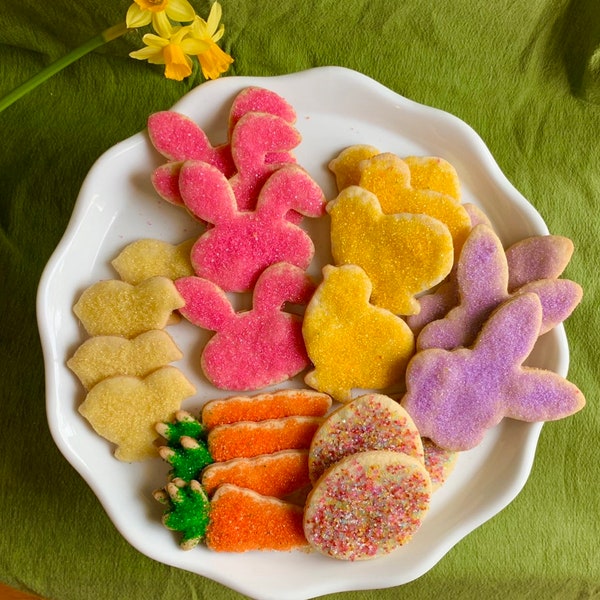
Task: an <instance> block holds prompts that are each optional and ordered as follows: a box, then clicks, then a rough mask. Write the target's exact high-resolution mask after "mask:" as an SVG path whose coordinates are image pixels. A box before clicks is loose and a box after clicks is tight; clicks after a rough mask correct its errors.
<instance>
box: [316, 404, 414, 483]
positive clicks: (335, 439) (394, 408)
mask: <svg viewBox="0 0 600 600" xmlns="http://www.w3.org/2000/svg"><path fill="white" fill-rule="evenodd" d="M367 450H394V451H396V452H403V453H404V454H408V455H409V456H413V457H414V458H417V459H418V460H420V461H421V462H423V443H422V442H421V436H420V435H419V431H418V430H417V428H416V427H415V424H414V423H413V421H412V419H411V418H410V416H409V415H408V413H407V412H406V411H405V410H404V409H403V408H402V407H401V406H400V404H399V403H398V402H396V401H395V400H392V399H391V398H390V397H389V396H384V395H383V394H365V395H364V396H360V397H359V398H357V399H356V400H353V401H352V402H349V403H348V404H346V405H344V406H342V407H341V408H338V409H337V410H336V411H335V412H333V413H332V414H331V415H329V417H327V419H326V420H325V421H324V422H323V424H322V425H321V427H319V429H318V430H317V432H316V433H315V436H314V437H313V441H312V443H311V445H310V454H309V469H310V479H311V481H312V482H313V483H315V482H316V481H317V479H319V477H321V475H322V474H323V473H324V472H325V471H326V470H327V469H328V468H329V467H330V466H331V465H333V464H335V463H336V462H338V461H339V460H341V459H342V458H344V457H345V456H348V455H350V454H355V453H356V452H365V451H367Z"/></svg>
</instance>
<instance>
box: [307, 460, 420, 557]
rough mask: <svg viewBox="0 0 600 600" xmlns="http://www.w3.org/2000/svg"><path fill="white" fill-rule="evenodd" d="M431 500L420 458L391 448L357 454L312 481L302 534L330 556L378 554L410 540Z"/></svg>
mask: <svg viewBox="0 0 600 600" xmlns="http://www.w3.org/2000/svg"><path fill="white" fill-rule="evenodd" d="M430 499H431V480H430V478H429V474H428V473H427V471H426V469H425V466H424V465H423V463H422V462H421V461H419V460H418V459H416V458H413V457H411V456H408V455H406V454H403V453H401V452H392V451H389V450H371V451H368V452H358V453H356V454H352V455H350V456H347V457H346V458H343V459H342V460H341V461H339V462H337V463H336V464H334V465H333V466H332V467H331V468H330V469H328V470H327V471H326V472H325V473H324V474H323V475H322V476H321V478H320V479H319V481H318V482H317V483H316V485H315V487H314V488H313V490H312V492H311V493H310V494H309V496H308V498H307V501H306V506H305V509H304V523H303V524H304V534H305V535H306V539H307V540H308V542H309V544H310V545H311V547H312V548H314V549H315V550H318V551H319V552H321V553H322V554H324V555H326V556H329V557H332V558H336V559H340V560H350V561H355V560H368V559H372V558H377V557H379V556H383V555H386V554H389V553H390V552H392V551H393V550H395V549H397V548H399V547H400V546H402V545H404V544H406V543H407V542H408V541H409V540H410V539H411V538H412V536H413V535H414V533H415V532H416V531H417V530H418V529H419V527H420V526H421V523H422V521H423V518H424V517H425V515H426V514H427V511H428V510H429V503H430Z"/></svg>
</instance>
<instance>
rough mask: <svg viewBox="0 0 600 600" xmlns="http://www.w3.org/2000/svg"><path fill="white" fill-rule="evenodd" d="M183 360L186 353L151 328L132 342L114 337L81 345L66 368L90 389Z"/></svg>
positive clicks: (164, 333) (169, 337) (168, 338)
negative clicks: (105, 382)
mask: <svg viewBox="0 0 600 600" xmlns="http://www.w3.org/2000/svg"><path fill="white" fill-rule="evenodd" d="M182 357H183V353H182V352H181V350H180V349H179V348H178V347H177V345H176V344H175V342H174V341H173V338H172V337H171V336H170V335H169V334H168V333H167V332H166V331H163V330H162V329H152V330H150V331H145V332H144V333H140V334H139V335H138V336H136V337H134V338H133V339H131V340H129V339H127V338H123V337H120V336H112V335H111V336H104V335H99V336H94V337H91V338H89V339H87V340H86V341H85V342H83V344H81V346H79V348H78V349H77V350H76V351H75V353H74V354H73V356H72V357H71V358H70V359H69V360H68V361H67V366H68V367H69V369H71V371H73V373H75V375H77V377H78V378H79V380H80V381H81V383H82V384H83V386H84V387H85V388H86V389H87V390H89V389H90V388H92V387H94V385H96V384H97V383H98V382H99V381H102V380H103V379H106V378H107V377H112V376H114V375H133V376H136V377H144V376H145V375H148V374H149V373H151V372H152V371H155V370H156V369H158V368H159V367H164V366H166V365H167V364H169V363H171V362H173V361H176V360H180V359H181V358H182Z"/></svg>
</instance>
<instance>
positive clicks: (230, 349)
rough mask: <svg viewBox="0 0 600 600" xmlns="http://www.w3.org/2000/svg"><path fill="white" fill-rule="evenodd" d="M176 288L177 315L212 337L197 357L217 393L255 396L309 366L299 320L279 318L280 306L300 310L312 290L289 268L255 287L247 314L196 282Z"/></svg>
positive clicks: (279, 267)
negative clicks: (181, 303)
mask: <svg viewBox="0 0 600 600" xmlns="http://www.w3.org/2000/svg"><path fill="white" fill-rule="evenodd" d="M175 285H176V287H177V289H178V291H179V293H180V294H181V296H182V297H183V299H184V301H185V305H184V306H183V307H182V308H181V311H180V312H181V314H182V315H183V316H184V317H185V318H186V319H188V320H189V321H191V322H192V323H193V324H194V325H197V326H199V327H203V328H204V329H210V330H212V331H216V334H215V335H214V336H213V337H212V338H211V339H210V340H209V341H208V343H207V344H206V346H205V347H204V350H203V352H202V358H201V365H202V370H203V371H204V374H205V375H206V377H207V378H208V379H209V381H210V382H211V383H212V384H213V385H215V386H216V387H218V388H220V389H228V390H236V391H246V390H256V389H259V388H262V387H265V386H267V385H271V384H275V383H279V382H281V381H284V380H286V379H288V378H289V377H293V376H294V375H296V374H297V373H299V372H300V371H301V370H302V369H304V368H305V367H306V366H307V365H308V357H307V355H306V349H305V347H304V342H303V339H302V319H301V318H300V317H299V316H298V315H294V314H291V313H286V312H282V310H281V308H282V306H283V304H284V303H285V302H292V303H296V304H304V303H306V302H308V300H309V298H310V296H311V295H312V293H313V291H314V284H313V282H312V280H311V279H310V278H309V277H308V275H307V274H306V273H305V272H304V271H302V269H300V268H298V267H295V266H293V265H290V264H288V263H279V264H275V265H272V266H270V267H269V268H267V269H266V270H265V271H264V272H263V273H262V274H261V276H260V277H259V279H258V280H257V282H256V287H255V289H254V295H253V306H252V309H251V310H249V311H245V312H240V313H235V312H234V310H233V307H232V306H231V304H230V302H229V299H228V298H227V296H226V295H225V293H224V292H223V291H222V290H221V289H220V288H219V287H218V286H216V285H215V284H214V283H212V282H211V281H208V280H207V279H202V278H200V277H184V278H182V279H178V280H177V281H176V282H175Z"/></svg>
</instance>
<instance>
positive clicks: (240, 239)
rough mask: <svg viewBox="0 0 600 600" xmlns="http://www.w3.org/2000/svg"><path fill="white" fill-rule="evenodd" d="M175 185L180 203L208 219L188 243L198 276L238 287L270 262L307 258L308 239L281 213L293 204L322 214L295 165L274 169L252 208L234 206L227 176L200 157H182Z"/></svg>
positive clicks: (317, 193) (314, 189)
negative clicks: (205, 226)
mask: <svg viewBox="0 0 600 600" xmlns="http://www.w3.org/2000/svg"><path fill="white" fill-rule="evenodd" d="M179 185H180V189H181V194H182V197H183V199H184V202H185V205H186V207H187V208H188V209H189V210H190V211H191V212H192V214H194V215H195V216H196V217H198V218H200V219H202V220H205V221H207V222H209V223H211V224H212V225H213V226H212V227H211V228H209V229H208V230H207V231H206V232H205V233H204V234H202V235H201V236H200V237H199V238H198V240H197V241H196V243H195V244H194V246H193V248H192V253H191V261H192V265H193V267H194V271H195V272H196V274H197V275H198V276H199V277H204V278H206V279H209V280H210V281H212V282H213V283H215V284H216V285H218V286H219V287H221V288H222V289H223V290H224V291H226V292H227V291H232V292H243V291H248V290H250V289H251V288H252V287H253V286H254V284H255V283H256V280H257V279H258V277H259V275H260V274H261V273H262V271H264V269H266V268H267V267H268V266H270V265H272V264H274V263H277V262H288V263H290V264H293V265H295V266H297V267H300V268H301V269H306V268H307V267H308V265H309V264H310V261H311V260H312V258H313V255H314V250H315V248H314V244H313V242H312V240H311V238H310V236H309V235H308V234H307V233H306V232H305V231H304V230H303V229H301V228H300V227H298V226H297V225H294V224H293V223H291V222H290V221H289V220H288V219H287V218H286V215H287V213H288V212H289V211H290V210H292V209H293V210H295V211H298V212H299V213H301V214H303V215H305V216H311V217H319V216H322V215H323V214H324V211H325V199H324V196H323V192H322V191H321V189H320V188H319V186H318V185H317V183H316V182H315V181H314V180H313V179H312V178H311V177H310V176H309V175H308V174H307V173H306V172H305V171H304V170H302V169H301V168H300V167H296V166H288V167H285V168H281V169H279V170H278V171H276V172H275V173H274V174H273V175H272V177H270V178H269V179H268V181H266V182H265V184H264V186H263V187H262V189H261V191H260V197H259V200H258V204H257V205H256V210H254V211H243V212H242V211H239V210H238V209H237V207H236V203H235V196H234V193H233V190H232V188H231V186H230V184H229V182H228V181H227V180H226V179H225V178H224V177H223V175H222V174H221V173H220V172H219V171H218V170H216V169H215V168H214V167H211V166H210V165H208V164H206V163H200V162H188V163H186V164H185V165H184V167H183V168H182V170H181V175H180V180H179Z"/></svg>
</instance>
